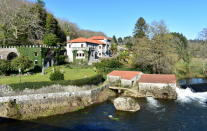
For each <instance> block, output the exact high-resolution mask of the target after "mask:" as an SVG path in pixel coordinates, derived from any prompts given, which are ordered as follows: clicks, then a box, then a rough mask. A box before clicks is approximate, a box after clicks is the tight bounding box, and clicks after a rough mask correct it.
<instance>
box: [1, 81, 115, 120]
mask: <svg viewBox="0 0 207 131" xmlns="http://www.w3.org/2000/svg"><path fill="white" fill-rule="evenodd" d="M52 90H53V93H52ZM41 91H42V92H41ZM0 95H1V96H0V111H1V112H0V116H1V117H8V118H14V119H20V120H25V119H36V118H38V117H45V116H51V115H56V114H63V113H67V112H72V111H76V110H79V109H82V108H84V107H87V106H90V105H92V104H95V103H100V102H103V101H106V100H108V99H109V98H110V97H113V96H114V95H115V93H114V92H112V91H111V90H109V89H108V86H107V85H102V86H101V87H98V88H97V87H96V88H95V87H93V88H90V89H89V87H73V86H71V88H70V86H68V87H61V86H59V85H53V86H51V87H46V88H42V89H38V90H36V91H35V90H28V89H27V90H26V91H13V90H11V89H10V88H9V87H8V86H1V87H0Z"/></svg>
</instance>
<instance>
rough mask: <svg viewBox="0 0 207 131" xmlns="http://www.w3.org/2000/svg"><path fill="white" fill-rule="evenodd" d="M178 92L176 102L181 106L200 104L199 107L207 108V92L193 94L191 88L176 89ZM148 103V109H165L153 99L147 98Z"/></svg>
mask: <svg viewBox="0 0 207 131" xmlns="http://www.w3.org/2000/svg"><path fill="white" fill-rule="evenodd" d="M176 92H177V100H176V102H178V103H180V104H186V103H198V104H199V105H202V106H207V92H193V91H192V90H191V89H190V88H186V89H181V88H176ZM147 102H148V107H150V108H151V109H158V108H162V107H163V105H162V104H160V103H159V101H158V100H156V99H154V98H152V97H147Z"/></svg>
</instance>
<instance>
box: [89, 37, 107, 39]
mask: <svg viewBox="0 0 207 131" xmlns="http://www.w3.org/2000/svg"><path fill="white" fill-rule="evenodd" d="M89 39H91V40H104V39H107V38H106V37H105V36H93V37H90V38H89Z"/></svg>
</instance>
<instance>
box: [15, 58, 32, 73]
mask: <svg viewBox="0 0 207 131" xmlns="http://www.w3.org/2000/svg"><path fill="white" fill-rule="evenodd" d="M11 65H12V67H13V68H14V69H15V70H17V71H18V70H19V69H21V71H22V72H24V71H25V70H26V69H29V68H31V67H32V66H33V61H31V60H30V59H29V58H28V57H25V56H20V57H17V58H15V59H14V60H12V62H11Z"/></svg>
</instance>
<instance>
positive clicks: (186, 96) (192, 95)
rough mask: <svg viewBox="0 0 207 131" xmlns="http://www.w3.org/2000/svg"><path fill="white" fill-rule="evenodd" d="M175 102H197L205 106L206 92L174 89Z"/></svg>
mask: <svg viewBox="0 0 207 131" xmlns="http://www.w3.org/2000/svg"><path fill="white" fill-rule="evenodd" d="M176 92H177V95H178V96H177V101H178V102H179V103H191V102H197V103H200V104H202V105H206V102H207V92H193V91H192V90H191V89H190V88H186V89H181V88H176Z"/></svg>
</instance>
